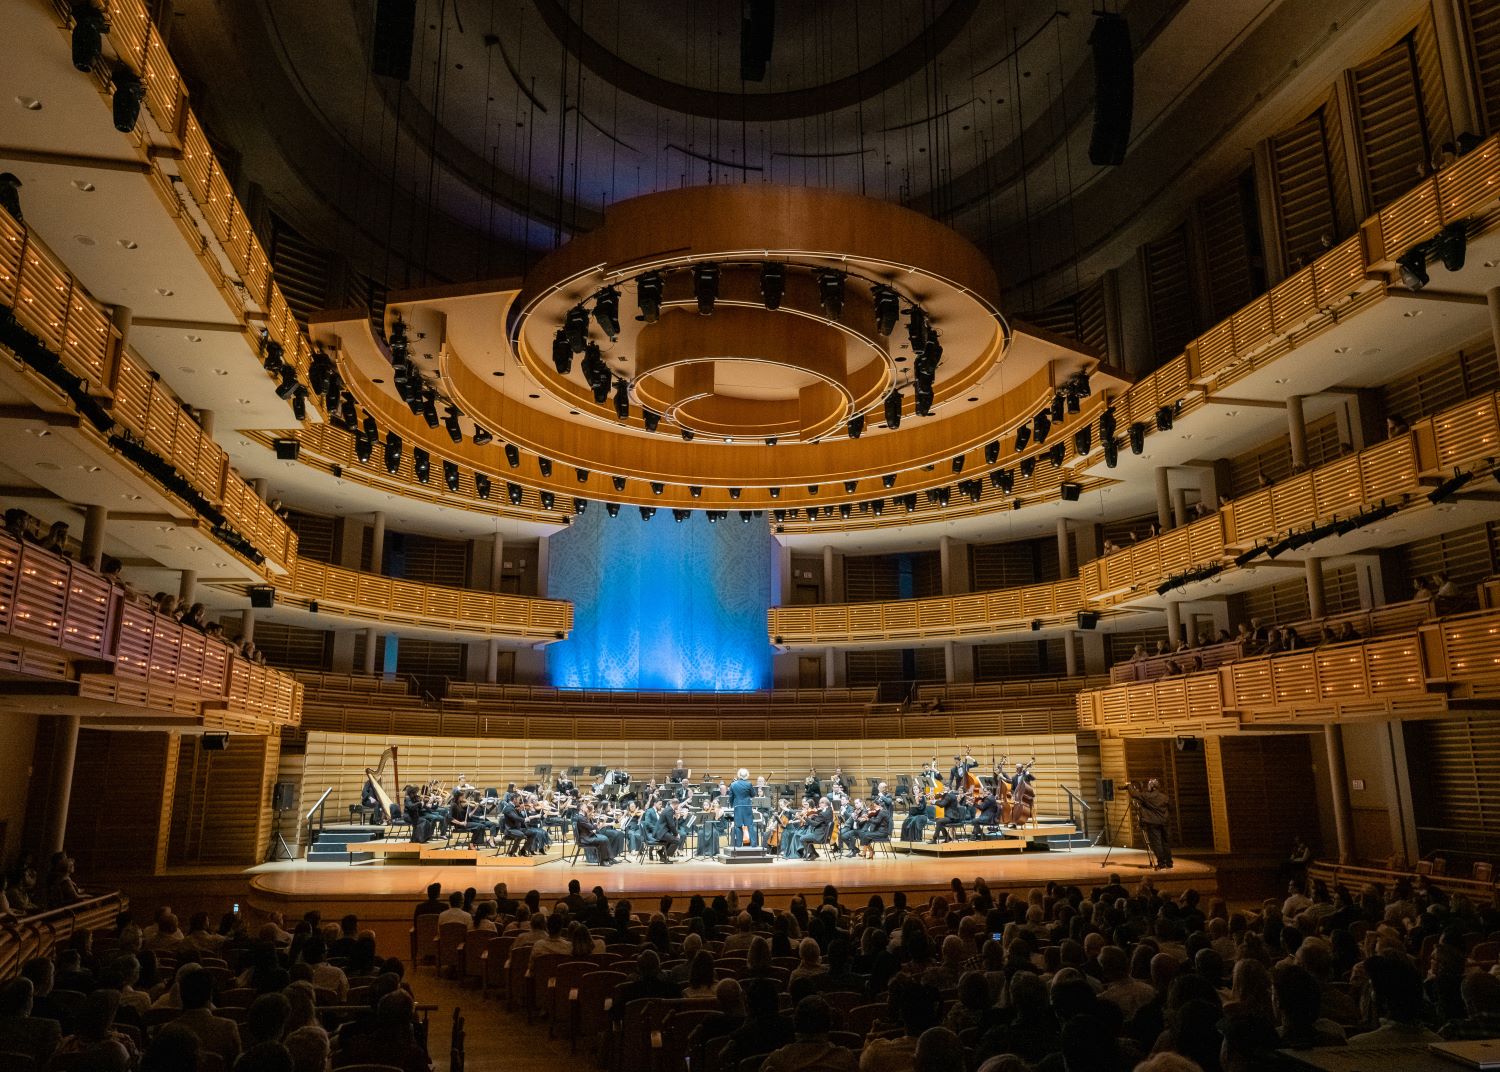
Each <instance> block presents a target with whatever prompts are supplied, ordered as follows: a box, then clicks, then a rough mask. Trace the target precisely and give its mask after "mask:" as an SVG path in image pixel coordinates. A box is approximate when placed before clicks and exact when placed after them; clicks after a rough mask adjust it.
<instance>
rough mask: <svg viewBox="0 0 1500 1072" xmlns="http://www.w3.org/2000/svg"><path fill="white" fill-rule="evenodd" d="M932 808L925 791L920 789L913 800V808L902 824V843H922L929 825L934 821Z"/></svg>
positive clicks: (909, 810)
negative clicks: (930, 811)
mask: <svg viewBox="0 0 1500 1072" xmlns="http://www.w3.org/2000/svg"><path fill="white" fill-rule="evenodd" d="M930 807H931V803H930V801H928V799H927V793H926V791H925V790H922V789H918V790H917V791H916V794H915V795H914V796H913V797H912V799H911V807H910V808H909V809H908V810H907V812H906V818H905V819H903V820H902V822H901V840H902V841H921V840H922V839H923V838H924V837H925V836H926V834H927V824H928V823H929V822H930V821H931V820H932V816H931V815H930V814H928V813H929V810H930Z"/></svg>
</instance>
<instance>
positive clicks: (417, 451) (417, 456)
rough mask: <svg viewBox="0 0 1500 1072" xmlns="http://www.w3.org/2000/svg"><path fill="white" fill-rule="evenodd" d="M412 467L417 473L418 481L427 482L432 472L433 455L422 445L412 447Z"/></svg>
mask: <svg viewBox="0 0 1500 1072" xmlns="http://www.w3.org/2000/svg"><path fill="white" fill-rule="evenodd" d="M411 467H412V470H413V472H415V473H416V474H417V482H418V483H421V484H425V483H427V478H428V477H429V476H430V475H431V474H432V456H431V455H430V454H428V453H427V452H426V451H425V450H423V449H422V448H421V447H412V448H411Z"/></svg>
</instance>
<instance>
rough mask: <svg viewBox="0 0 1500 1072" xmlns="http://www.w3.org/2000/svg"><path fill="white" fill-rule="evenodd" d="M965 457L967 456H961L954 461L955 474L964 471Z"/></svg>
mask: <svg viewBox="0 0 1500 1072" xmlns="http://www.w3.org/2000/svg"><path fill="white" fill-rule="evenodd" d="M964 457H965V455H962V454H959V455H957V456H956V457H955V458H954V459H953V471H954V472H955V473H961V472H963V471H964Z"/></svg>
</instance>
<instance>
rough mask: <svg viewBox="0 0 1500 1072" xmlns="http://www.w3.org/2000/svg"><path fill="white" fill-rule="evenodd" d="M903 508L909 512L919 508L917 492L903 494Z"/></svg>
mask: <svg viewBox="0 0 1500 1072" xmlns="http://www.w3.org/2000/svg"><path fill="white" fill-rule="evenodd" d="M901 508H902V509H904V510H905V511H906V512H907V513H908V514H909V513H911V512H912V511H913V510H915V509H916V508H917V496H916V493H915V492H912V493H910V494H907V495H903V496H901Z"/></svg>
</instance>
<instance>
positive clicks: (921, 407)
mask: <svg viewBox="0 0 1500 1072" xmlns="http://www.w3.org/2000/svg"><path fill="white" fill-rule="evenodd" d="M936 348H937V344H936V343H934V344H933V345H931V346H929V347H928V350H929V351H931V350H934V349H936ZM911 394H912V410H913V412H915V413H916V415H917V416H918V417H929V416H931V415H932V400H933V393H932V381H931V380H929V379H927V378H925V377H918V379H917V380H916V382H915V383H913V384H912V392H911Z"/></svg>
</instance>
